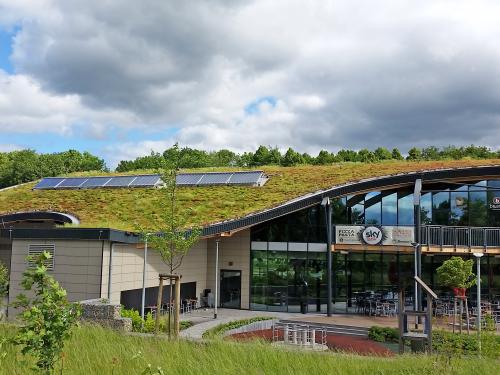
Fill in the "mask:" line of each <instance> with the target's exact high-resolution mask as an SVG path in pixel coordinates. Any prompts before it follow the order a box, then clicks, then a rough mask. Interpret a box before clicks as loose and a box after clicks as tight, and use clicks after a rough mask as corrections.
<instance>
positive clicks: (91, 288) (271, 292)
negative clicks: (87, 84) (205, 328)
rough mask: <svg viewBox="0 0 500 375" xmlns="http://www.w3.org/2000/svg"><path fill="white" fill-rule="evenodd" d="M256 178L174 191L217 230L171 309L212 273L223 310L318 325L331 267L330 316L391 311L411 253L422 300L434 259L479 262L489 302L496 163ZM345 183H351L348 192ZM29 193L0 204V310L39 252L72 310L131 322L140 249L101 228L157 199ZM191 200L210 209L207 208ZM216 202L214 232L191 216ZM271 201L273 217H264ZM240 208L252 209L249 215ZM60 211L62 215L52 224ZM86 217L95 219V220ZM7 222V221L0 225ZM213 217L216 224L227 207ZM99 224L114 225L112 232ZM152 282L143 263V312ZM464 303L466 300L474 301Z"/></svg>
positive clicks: (151, 262)
mask: <svg viewBox="0 0 500 375" xmlns="http://www.w3.org/2000/svg"><path fill="white" fill-rule="evenodd" d="M497 163H498V164H497ZM342 168H343V169H342ZM349 168H351V169H350V170H349ZM346 169H348V170H347V172H346ZM377 169H379V170H377ZM277 171H279V173H277ZM388 171H390V172H394V173H393V174H389V173H387V172H388ZM266 173H267V174H268V175H269V177H270V179H269V182H268V183H267V184H266V185H265V186H264V187H237V188H236V187H235V188H234V190H232V189H233V188H232V187H231V186H219V187H209V188H207V187H205V188H203V187H196V186H192V187H184V188H181V189H190V190H186V191H185V194H186V196H190V197H195V198H192V199H193V202H191V203H190V202H188V203H187V204H193V205H195V204H200V205H202V207H199V211H198V212H205V214H204V215H205V218H206V217H208V218H210V217H214V218H216V219H218V220H219V221H218V222H212V223H208V224H205V225H204V226H203V236H202V238H201V239H200V241H199V242H198V243H197V245H196V246H194V247H193V248H192V249H191V250H190V251H189V253H188V255H187V256H186V257H185V259H184V262H183V265H182V267H181V268H180V269H179V271H178V273H179V274H181V275H182V288H181V294H182V298H186V299H187V298H190V299H191V298H198V299H201V297H202V296H204V295H206V294H207V292H208V291H214V290H215V278H216V273H217V274H218V277H219V279H220V283H219V288H220V290H219V301H218V304H219V306H221V307H230V308H241V309H254V310H268V311H285V312H286V311H288V312H298V311H302V312H306V311H309V312H325V313H326V312H327V305H328V304H327V301H328V294H329V283H328V275H329V272H328V261H329V257H330V256H331V259H330V261H331V264H332V266H331V284H330V288H331V298H332V300H331V301H332V305H331V306H332V311H331V312H333V313H346V312H347V313H356V312H359V304H358V302H359V299H360V298H362V296H365V295H367V294H379V295H385V296H393V297H394V296H396V295H397V292H398V290H399V288H401V287H403V288H405V289H406V290H407V295H408V296H409V298H410V299H411V298H413V294H414V293H413V284H412V283H411V280H410V279H411V276H413V273H414V269H415V243H416V240H419V242H420V245H421V246H420V250H421V252H422V258H421V274H422V277H423V279H424V280H425V281H426V282H427V283H428V284H429V285H431V287H433V288H436V289H439V285H438V284H437V281H436V273H435V270H436V268H437V267H438V266H439V265H440V264H441V263H442V262H443V261H444V260H445V259H447V258H449V257H450V256H452V255H459V256H463V257H465V258H471V257H472V253H473V252H482V253H483V254H485V256H483V257H482V258H481V268H482V270H481V274H482V277H483V279H482V294H483V298H485V299H489V300H500V162H499V161H498V160H492V161H460V162H446V163H435V162H434V163H425V162H422V163H407V162H400V163H392V164H391V163H388V164H371V165H351V166H332V167H300V168H295V169H294V168H289V169H287V168H278V167H274V169H273V168H271V169H269V170H267V171H266ZM342 173H345V176H344V177H342V176H340V175H341V174H342ZM352 175H355V176H356V177H355V178H356V179H357V180H355V181H349V180H352V179H353V177H352ZM314 176H316V177H314ZM339 176H340V177H339ZM313 179H316V180H317V181H316V180H314V181H312V180H313ZM418 180H421V181H422V192H421V201H420V209H419V210H418V209H417V210H415V207H414V190H415V185H416V181H418ZM294 181H295V183H296V184H297V186H298V185H300V189H299V188H298V187H296V186H295V187H294V185H293V182H294ZM308 182H310V183H308ZM320 182H321V183H320ZM417 185H418V183H417ZM317 186H320V187H321V188H320V189H317V188H316V187H317ZM325 186H327V187H325ZM32 187H33V184H28V185H26V186H22V187H18V188H14V189H9V190H5V191H0V212H4V213H3V214H0V228H1V229H0V260H1V261H3V262H4V263H5V264H7V266H8V268H9V269H10V275H11V283H10V292H9V300H11V301H12V300H13V299H14V298H15V296H16V295H18V294H19V293H20V292H21V289H20V287H19V281H20V280H21V277H22V272H23V271H24V269H25V268H26V267H27V262H26V260H25V258H26V256H27V255H28V254H29V253H35V252H37V251H41V250H47V251H50V252H52V253H53V254H54V257H53V264H52V269H51V272H52V273H53V275H54V277H55V278H56V279H58V280H59V281H60V283H61V284H62V286H63V287H64V288H65V289H66V290H67V291H68V296H69V298H70V299H71V300H73V301H78V300H85V299H91V298H109V299H110V300H111V302H114V303H122V304H124V305H125V306H127V307H134V308H139V307H140V303H141V302H140V301H141V292H142V289H141V288H142V283H143V266H144V258H145V251H144V247H145V246H144V244H143V243H142V242H141V241H140V239H139V237H138V236H137V235H136V234H134V232H133V230H132V229H133V227H132V223H129V228H124V229H125V230H122V229H113V227H105V226H103V225H102V220H106V218H107V217H108V216H109V217H111V216H112V215H116V212H113V211H112V210H113V209H114V210H117V207H129V206H130V202H129V201H126V200H127V199H131V200H132V201H135V200H141V199H143V198H144V196H145V195H148V194H149V195H148V196H149V197H150V196H152V195H155V196H156V195H157V194H160V193H161V191H159V190H158V189H151V190H147V189H144V190H141V193H140V194H141V196H140V197H137V196H134V194H137V193H136V191H132V190H130V189H121V190H112V189H108V190H106V191H103V192H100V193H99V195H97V194H98V193H97V191H98V189H97V190H92V191H89V190H69V191H68V190H65V191H33V190H31V189H32ZM196 189H198V190H196ZM259 189H263V190H259ZM294 189H295V190H294ZM153 190H154V191H153ZM290 190H293V191H292V193H290ZM197 194H198V195H197ZM289 194H292V195H293V194H295V195H296V196H292V197H290V195H289ZM101 195H102V196H101ZM275 195H278V197H275ZM103 196H104V197H106V199H107V200H108V201H106V199H103V198H102V197H103ZM202 196H207V197H209V198H207V199H209V200H207V201H206V202H207V203H204V202H203V199H202ZM134 197H136V198H134ZM283 197H287V198H288V199H283ZM230 198H231V199H232V200H231V201H229V200H230ZM326 198H328V200H327V199H326ZM144 199H145V198H144ZM214 199H215V200H218V201H219V202H215V203H213V204H222V205H224V204H226V203H224V202H226V201H228V203H227V205H228V206H229V207H234V210H233V211H232V212H231V211H229V214H227V215H234V216H235V217H236V216H237V217H236V218H231V217H225V218H224V220H222V221H220V218H221V216H222V215H220V213H219V212H218V211H217V209H215V208H213V207H211V208H210V209H208V210H205V207H204V206H203V205H204V204H206V205H210V204H212V203H210V202H212V200H214ZM280 199H281V200H282V203H280V204H276V201H277V200H280ZM246 200H255V207H252V206H251V205H249V204H248V202H247V201H246ZM266 200H269V203H268V204H267V206H268V207H266ZM62 202H64V205H65V206H64V210H59V208H61V207H63V206H62V205H63V203H62ZM120 202H123V204H121V203H120ZM184 202H185V201H184ZM200 202H201V203H200ZM119 204H121V206H118V205H119ZM144 204H145V203H144ZM96 205H99V206H98V207H102V209H101V210H97V209H95V206H96ZM6 207H7V208H9V207H11V209H10V210H8V209H5V208H6ZM89 207H92V211H91V212H90V213H89ZM113 207H114V208H113ZM141 207H142V206H141ZM148 207H149V206H148ZM127 209H128V210H129V211H123V212H122V213H121V215H125V214H126V215H131V217H132V216H133V214H135V215H136V216H140V212H138V211H139V210H140V209H142V208H138V207H129V208H127ZM148 209H150V208H148ZM14 210H15V211H17V213H8V211H14ZM245 210H247V211H245ZM252 210H253V211H255V212H252ZM63 211H64V212H63ZM220 211H221V212H222V211H224V212H226V211H227V209H226V206H223V209H222V208H221V209H220ZM207 212H208V213H207ZM328 212H331V215H329V216H330V220H331V223H332V225H331V226H330V229H331V232H330V234H331V239H330V241H329V238H328V234H329V231H328V215H327V213H328ZM417 214H419V215H420V227H419V228H418V226H417V225H415V217H416V216H417ZM92 215H94V216H92ZM106 215H108V216H106ZM200 215H201V214H200ZM207 215H208V216H207ZM103 218H104V219H103ZM99 220H101V221H99ZM130 220H132V219H130ZM110 221H113V222H117V221H116V218H113V219H110ZM214 221H215V220H214ZM121 223H125V224H127V221H126V220H123V221H121ZM94 224H97V225H96V226H95V227H93V226H94ZM122 227H123V225H122ZM416 228H417V233H419V237H417V236H416V235H415V233H416V232H415V230H416ZM329 242H331V243H329ZM217 245H218V247H219V268H218V270H217V271H216V269H215V258H216V249H217ZM328 250H330V251H328ZM160 272H166V267H165V265H164V264H163V263H162V262H161V259H160V258H159V256H158V255H157V254H156V253H155V252H154V251H151V249H149V251H148V255H147V259H146V287H147V290H146V306H149V305H154V304H155V303H156V293H157V285H158V273H160ZM440 292H441V293H447V291H446V290H440ZM470 293H471V295H472V296H473V295H474V293H475V289H474V290H471V291H470ZM167 294H168V293H167ZM166 298H168V296H167V295H165V299H166ZM14 313H15V312H12V311H11V314H12V315H13V314H14Z"/></svg>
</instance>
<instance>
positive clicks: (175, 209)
mask: <svg viewBox="0 0 500 375" xmlns="http://www.w3.org/2000/svg"><path fill="white" fill-rule="evenodd" d="M181 160H182V155H181V152H180V151H179V148H178V145H177V144H175V145H174V146H173V147H172V148H170V149H169V159H168V160H166V161H165V163H164V167H163V168H162V169H161V170H160V172H161V175H162V180H163V183H164V187H163V191H164V195H163V198H162V199H161V201H160V202H158V204H159V205H160V206H161V210H160V212H161V214H160V218H159V220H158V219H156V220H154V219H153V220H151V223H152V225H151V227H148V228H139V230H140V233H141V237H142V238H143V240H144V241H148V244H149V246H150V247H151V248H152V249H153V250H154V251H156V252H158V254H159V255H160V257H161V259H162V261H163V262H164V263H165V264H166V265H167V267H168V270H169V272H170V274H174V273H175V272H176V270H178V269H179V267H180V266H181V265H182V261H183V260H184V257H185V256H186V254H187V253H188V251H189V249H190V248H191V247H193V245H194V244H195V243H196V242H198V240H199V237H200V234H201V231H200V229H198V228H191V229H189V230H188V228H187V222H188V220H189V218H190V217H191V216H192V211H191V209H189V208H187V207H180V205H179V203H178V201H177V185H176V177H177V173H178V171H179V165H180V163H181ZM155 223H157V224H155ZM169 302H170V304H172V285H171V284H170V295H169ZM178 304H179V301H176V305H177V306H178ZM170 331H171V316H170V314H169V315H168V335H169V337H170ZM176 333H177V332H176Z"/></svg>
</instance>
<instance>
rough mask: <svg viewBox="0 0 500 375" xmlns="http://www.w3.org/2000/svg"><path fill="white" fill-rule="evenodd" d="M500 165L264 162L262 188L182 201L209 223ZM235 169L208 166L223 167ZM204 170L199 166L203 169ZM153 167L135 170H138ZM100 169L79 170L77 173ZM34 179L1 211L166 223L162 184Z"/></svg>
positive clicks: (121, 225) (185, 196) (116, 224)
mask: <svg viewBox="0 0 500 375" xmlns="http://www.w3.org/2000/svg"><path fill="white" fill-rule="evenodd" d="M493 164H500V160H499V159H492V160H450V161H421V162H409V161H385V162H378V163H335V164H332V165H323V166H312V165H302V166H296V167H278V166H263V167H258V168H256V169H263V170H264V171H265V173H266V174H268V175H269V176H270V179H269V181H268V182H267V183H266V184H265V185H264V186H262V187H249V186H208V187H201V186H200V187H182V188H180V189H179V190H178V195H177V197H178V203H179V205H180V206H181V207H186V208H188V207H189V208H191V209H192V213H191V214H190V216H189V221H188V223H187V225H189V226H191V225H207V224H210V223H214V222H218V221H223V220H228V219H234V218H238V217H242V216H245V215H248V214H250V213H254V212H258V211H261V210H264V209H267V208H271V207H274V206H276V205H279V204H281V203H284V202H286V201H288V200H291V199H294V198H296V197H299V196H301V195H304V194H307V193H311V192H315V191H317V190H320V189H326V188H329V187H332V186H334V185H339V184H344V183H347V182H352V181H357V180H360V179H363V178H368V177H375V176H384V175H391V174H396V173H405V172H413V171H421V170H430V169H439V168H458V167H471V166H477V165H493ZM232 169H236V168H206V169H204V170H210V171H217V170H218V171H220V170H232ZM198 171H199V170H198ZM148 172H149V173H152V172H154V171H134V173H137V174H139V173H148ZM86 174H89V175H95V174H103V173H102V172H98V173H92V172H88V173H78V175H86ZM34 185H35V184H34V183H29V184H25V185H23V186H19V187H17V188H13V189H9V190H4V191H0V214H4V213H9V212H19V211H29V210H54V211H60V212H69V213H72V214H74V215H76V216H77V217H78V218H79V219H80V220H81V226H82V227H108V228H114V229H123V230H135V229H136V227H137V225H139V226H141V227H144V228H149V227H155V225H153V226H151V223H156V224H158V223H159V222H161V218H160V213H161V210H162V204H161V202H162V198H163V196H164V193H163V191H162V190H161V189H83V190H42V191H40V190H38V191H33V190H32V188H33V186H34Z"/></svg>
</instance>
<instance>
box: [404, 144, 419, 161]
mask: <svg viewBox="0 0 500 375" xmlns="http://www.w3.org/2000/svg"><path fill="white" fill-rule="evenodd" d="M421 159H422V152H421V151H420V149H419V148H416V147H412V148H410V150H409V151H408V156H407V157H406V160H414V161H415V160H421Z"/></svg>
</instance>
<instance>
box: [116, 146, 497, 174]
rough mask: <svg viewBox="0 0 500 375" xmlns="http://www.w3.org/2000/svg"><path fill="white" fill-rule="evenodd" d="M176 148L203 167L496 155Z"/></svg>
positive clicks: (150, 163) (431, 150) (183, 161)
mask: <svg viewBox="0 0 500 375" xmlns="http://www.w3.org/2000/svg"><path fill="white" fill-rule="evenodd" d="M173 152H174V147H172V148H169V149H167V150H165V151H164V152H163V153H159V152H153V151H152V152H151V154H150V155H147V156H141V157H138V158H136V159H135V160H122V161H120V163H119V164H118V167H117V168H116V171H117V172H128V171H133V170H138V169H156V168H160V167H161V166H162V165H163V163H164V162H165V160H171V159H172V157H173ZM179 152H180V163H179V166H180V168H203V167H235V166H237V167H256V166H262V165H281V166H284V167H289V166H294V165H300V164H311V165H328V164H333V163H340V162H362V163H373V162H377V161H383V160H405V159H406V160H414V161H415V160H460V159H464V158H471V159H492V158H498V157H500V151H492V150H491V149H489V148H488V147H485V146H474V145H470V146H465V147H457V146H447V147H443V148H438V147H435V146H430V147H425V148H417V147H412V148H411V149H410V150H409V151H408V155H407V156H406V157H404V156H403V155H402V153H401V152H400V151H399V149H397V148H393V149H392V150H388V149H387V148H385V147H378V148H376V149H375V150H373V151H372V150H368V149H366V148H365V149H361V150H359V151H355V150H348V149H342V150H340V151H339V152H337V153H336V154H335V153H333V152H329V151H326V150H321V151H320V152H319V153H318V155H317V156H311V155H309V154H308V153H300V152H298V151H295V150H294V149H293V148H291V147H290V148H288V150H287V151H286V152H285V153H284V154H283V153H281V152H280V150H279V149H278V148H277V147H266V146H259V148H257V150H256V151H255V152H244V153H242V154H237V153H235V152H232V151H230V150H226V149H223V150H219V151H204V150H197V149H192V148H189V147H184V148H182V149H180V150H179Z"/></svg>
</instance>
